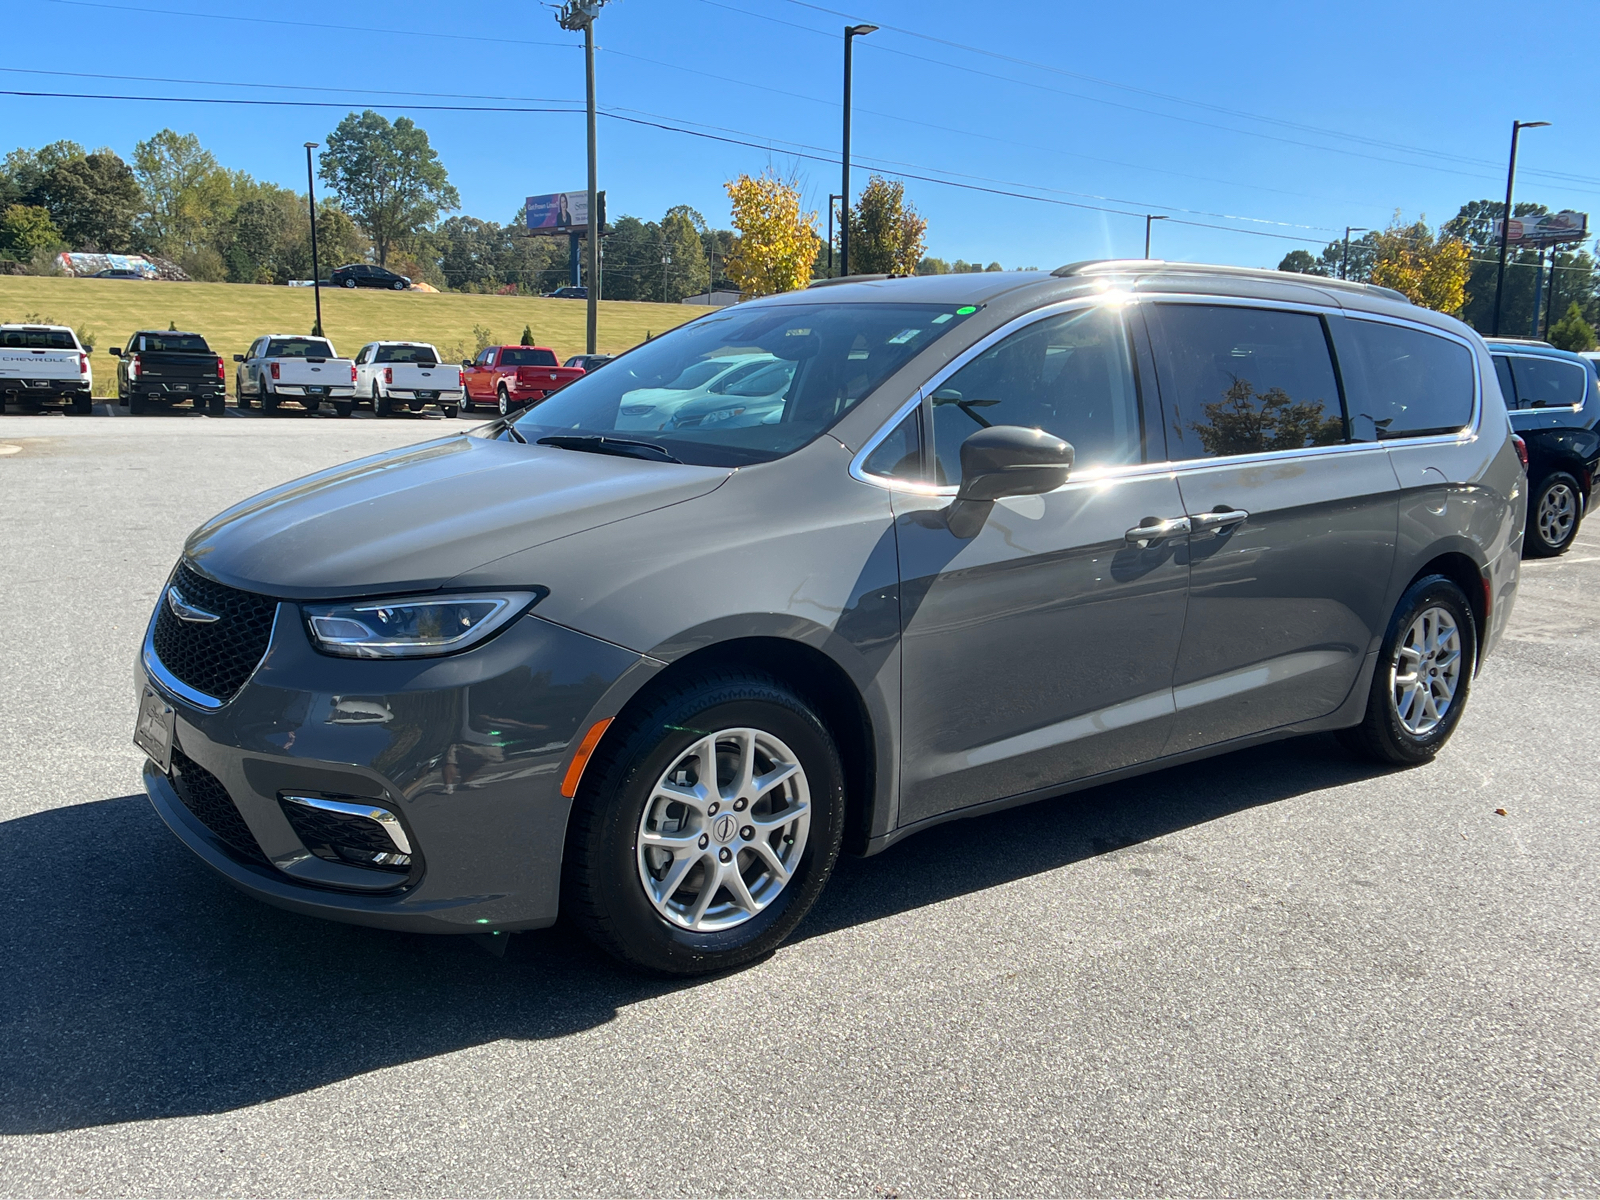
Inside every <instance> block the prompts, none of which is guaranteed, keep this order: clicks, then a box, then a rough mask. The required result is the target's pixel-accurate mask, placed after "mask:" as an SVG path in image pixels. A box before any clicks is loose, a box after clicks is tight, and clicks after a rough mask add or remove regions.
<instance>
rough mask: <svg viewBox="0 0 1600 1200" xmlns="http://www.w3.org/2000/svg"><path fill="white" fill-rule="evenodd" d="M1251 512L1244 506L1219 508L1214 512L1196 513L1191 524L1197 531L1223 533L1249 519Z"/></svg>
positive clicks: (1191, 518)
mask: <svg viewBox="0 0 1600 1200" xmlns="http://www.w3.org/2000/svg"><path fill="white" fill-rule="evenodd" d="M1249 518H1250V514H1249V513H1247V512H1245V510H1244V509H1242V508H1217V509H1215V510H1213V511H1212V512H1207V513H1195V514H1194V515H1193V516H1192V517H1190V518H1189V525H1190V527H1191V528H1192V529H1193V530H1194V532H1195V533H1221V532H1222V531H1223V530H1224V529H1231V528H1232V527H1233V526H1235V525H1242V524H1243V523H1244V522H1245V521H1247V520H1249Z"/></svg>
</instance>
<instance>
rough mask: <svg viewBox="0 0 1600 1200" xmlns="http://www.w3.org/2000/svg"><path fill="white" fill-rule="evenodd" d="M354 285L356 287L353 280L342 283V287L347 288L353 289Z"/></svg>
mask: <svg viewBox="0 0 1600 1200" xmlns="http://www.w3.org/2000/svg"><path fill="white" fill-rule="evenodd" d="M355 285H356V281H355V280H354V279H346V280H345V281H344V286H345V287H347V288H353V287H355Z"/></svg>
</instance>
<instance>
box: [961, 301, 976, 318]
mask: <svg viewBox="0 0 1600 1200" xmlns="http://www.w3.org/2000/svg"><path fill="white" fill-rule="evenodd" d="M977 311H978V306H977V305H976V304H968V305H966V306H965V307H963V308H958V309H956V316H958V317H965V316H967V315H968V314H970V313H975V312H977Z"/></svg>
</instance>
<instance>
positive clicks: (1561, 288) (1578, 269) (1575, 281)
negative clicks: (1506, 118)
mask: <svg viewBox="0 0 1600 1200" xmlns="http://www.w3.org/2000/svg"><path fill="white" fill-rule="evenodd" d="M1505 207H1506V206H1505V202H1504V201H1500V200H1472V201H1469V202H1468V203H1466V204H1463V205H1462V206H1461V208H1460V210H1459V211H1458V212H1457V213H1456V215H1455V216H1453V217H1451V218H1450V219H1449V220H1448V221H1446V222H1444V224H1443V225H1441V226H1440V227H1439V228H1438V229H1437V230H1435V229H1433V228H1431V227H1430V226H1429V225H1428V223H1427V221H1426V220H1423V219H1418V220H1416V221H1410V222H1407V221H1405V220H1403V219H1402V218H1401V217H1400V216H1399V214H1398V213H1397V214H1396V216H1395V219H1394V220H1393V221H1391V222H1390V224H1389V226H1388V228H1386V229H1375V230H1369V231H1367V232H1366V233H1364V234H1363V235H1362V236H1361V237H1360V238H1358V239H1357V238H1353V239H1351V241H1350V244H1349V248H1348V251H1347V250H1346V247H1345V243H1344V241H1343V239H1340V240H1338V241H1334V242H1330V243H1328V245H1327V246H1325V247H1324V248H1323V250H1322V252H1321V254H1319V255H1315V256H1313V255H1312V254H1311V252H1310V251H1308V250H1291V251H1290V252H1289V253H1288V254H1286V255H1285V256H1284V258H1283V261H1282V262H1280V263H1279V264H1278V269H1279V270H1280V271H1293V272H1297V273H1300V274H1305V275H1320V276H1323V277H1326V278H1340V277H1343V278H1346V279H1353V280H1356V281H1357V282H1360V283H1376V284H1381V285H1382V286H1385V287H1392V288H1395V289H1396V290H1397V291H1400V292H1403V293H1404V294H1405V295H1406V296H1407V297H1408V298H1409V299H1411V300H1412V301H1414V302H1415V303H1418V304H1425V305H1427V306H1428V307H1429V308H1435V309H1438V310H1439V311H1440V312H1446V313H1449V314H1451V315H1452V316H1456V317H1459V318H1461V320H1463V321H1465V322H1466V323H1467V324H1468V325H1471V326H1472V327H1473V328H1474V329H1476V330H1478V332H1480V333H1483V334H1488V333H1490V332H1491V331H1492V330H1493V328H1494V302H1495V284H1496V278H1497V276H1498V273H1499V261H1500V240H1499V238H1498V237H1497V236H1496V235H1495V229H1494V223H1495V221H1497V220H1498V219H1499V218H1500V216H1501V214H1502V213H1504V212H1505ZM1513 213H1514V215H1515V216H1517V217H1534V216H1547V215H1549V213H1550V209H1549V208H1547V207H1546V206H1545V205H1543V204H1537V203H1533V202H1531V201H1522V202H1519V203H1517V204H1516V205H1515V207H1514V209H1513ZM1548 260H1549V255H1548V254H1547V255H1546V265H1545V269H1544V272H1543V274H1541V273H1540V271H1539V252H1538V251H1536V250H1532V249H1520V250H1519V249H1517V248H1516V247H1512V248H1511V249H1510V251H1509V253H1508V254H1507V256H1506V275H1505V287H1504V289H1503V294H1502V297H1501V301H1500V332H1501V333H1502V334H1503V335H1505V336H1509V337H1529V336H1535V332H1536V331H1535V330H1534V326H1533V319H1534V312H1535V307H1536V306H1537V308H1538V311H1539V313H1540V322H1539V329H1538V331H1537V335H1538V336H1543V334H1544V332H1545V328H1546V326H1547V325H1548V330H1549V338H1550V341H1551V342H1553V343H1554V344H1555V345H1557V346H1560V347H1561V348H1562V349H1567V350H1592V349H1594V348H1595V345H1596V335H1595V327H1596V326H1597V325H1600V262H1597V261H1596V258H1595V256H1594V255H1593V254H1591V253H1590V252H1589V249H1588V248H1587V247H1585V246H1571V247H1566V248H1563V249H1558V250H1557V251H1556V253H1555V271H1554V274H1553V277H1552V273H1551V271H1550V267H1549V261H1548ZM1536 292H1537V295H1536Z"/></svg>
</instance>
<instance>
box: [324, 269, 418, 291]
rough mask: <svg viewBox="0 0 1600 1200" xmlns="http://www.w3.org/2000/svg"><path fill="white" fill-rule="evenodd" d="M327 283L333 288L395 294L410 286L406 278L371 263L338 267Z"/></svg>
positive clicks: (409, 281)
mask: <svg viewBox="0 0 1600 1200" xmlns="http://www.w3.org/2000/svg"><path fill="white" fill-rule="evenodd" d="M328 282H329V283H331V284H332V285H333V286H334V287H346V288H358V287H368V288H388V289H389V290H391V291H396V292H403V291H405V290H406V289H407V288H408V287H410V286H411V280H410V279H409V278H407V277H406V276H404V275H396V274H395V273H394V272H393V271H391V270H389V268H388V267H378V266H374V265H373V264H371V263H351V264H349V265H348V266H343V267H340V268H339V269H338V270H337V271H335V272H334V273H333V274H332V275H331V276H329V278H328Z"/></svg>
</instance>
